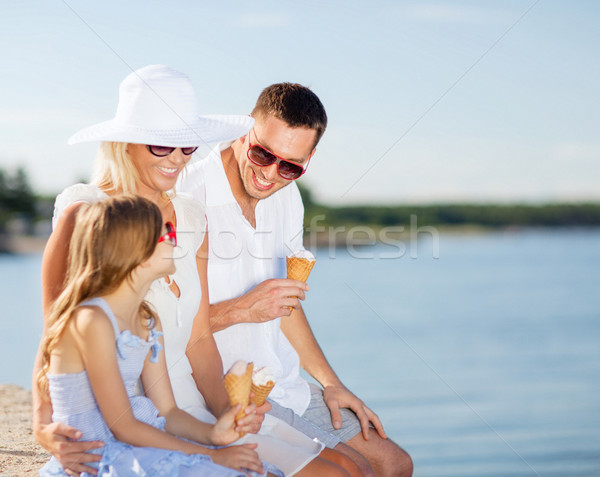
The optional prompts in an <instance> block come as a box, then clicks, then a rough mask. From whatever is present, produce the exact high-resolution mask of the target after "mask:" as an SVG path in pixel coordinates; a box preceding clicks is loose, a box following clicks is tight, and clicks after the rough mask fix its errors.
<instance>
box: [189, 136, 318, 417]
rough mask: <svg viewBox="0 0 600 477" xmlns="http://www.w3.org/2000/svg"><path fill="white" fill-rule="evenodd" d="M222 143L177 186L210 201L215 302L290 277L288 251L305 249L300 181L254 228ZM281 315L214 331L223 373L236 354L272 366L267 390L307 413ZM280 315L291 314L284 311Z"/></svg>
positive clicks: (264, 204)
mask: <svg viewBox="0 0 600 477" xmlns="http://www.w3.org/2000/svg"><path fill="white" fill-rule="evenodd" d="M229 145H230V144H220V145H219V146H217V147H216V148H215V149H213V150H212V151H211V153H210V155H209V156H208V157H207V158H206V159H204V160H201V161H199V162H196V163H194V164H191V165H190V166H188V167H187V168H186V170H185V171H184V172H183V174H182V177H181V180H180V181H179V183H178V184H177V191H183V192H186V193H188V194H191V195H192V196H193V197H194V198H195V199H196V200H198V201H200V202H202V203H203V204H205V207H206V218H207V221H208V240H209V249H210V252H209V260H208V289H209V296H210V303H211V304H213V303H219V302H222V301H225V300H229V299H232V298H237V297H239V296H241V295H243V294H245V293H246V292H248V291H249V290H251V289H253V288H254V287H255V286H256V285H258V284H259V283H261V282H263V281H265V280H268V279H270V278H285V277H286V264H285V257H286V256H287V255H290V254H292V253H293V252H296V251H298V250H301V249H303V246H302V234H303V220H304V207H303V205H302V199H301V197H300V192H299V191H298V187H297V186H296V184H295V183H292V184H290V185H288V186H286V187H284V188H283V189H281V190H279V191H277V192H275V193H274V194H272V195H271V196H269V197H267V198H266V199H262V200H260V201H259V202H258V204H257V205H256V210H255V218H256V228H254V227H252V225H251V224H250V223H249V222H248V220H247V219H246V218H245V217H244V215H243V213H242V210H241V208H240V206H239V204H238V203H237V201H236V200H235V197H234V196H233V192H232V191H231V187H230V185H229V182H228V180H227V176H226V175H225V170H224V169H223V162H222V160H221V153H220V151H222V150H224V149H226V148H227V147H228V146H229ZM281 319H282V318H276V319H275V320H271V321H268V322H265V323H240V324H237V325H233V326H230V327H229V328H226V329H225V330H222V331H218V332H216V333H215V334H214V337H215V341H216V343H217V347H218V348H219V352H220V354H221V357H222V359H223V368H224V372H225V371H227V370H228V369H229V368H230V367H231V365H232V364H233V363H234V362H235V361H237V360H238V359H242V360H245V361H250V362H253V363H254V366H255V367H262V366H267V367H268V368H269V369H270V371H271V373H272V374H273V376H274V377H275V378H276V385H275V387H274V388H273V390H272V391H271V394H270V395H269V398H270V399H273V400H274V401H275V402H277V403H278V404H280V405H282V406H284V407H287V408H290V409H292V410H293V411H294V412H295V413H296V414H298V415H302V414H303V413H304V411H305V410H306V408H307V407H308V404H309V401H310V391H309V387H308V383H307V382H306V380H304V379H303V378H302V377H301V376H300V361H299V357H298V354H297V353H296V351H295V350H294V348H293V347H292V345H291V344H290V343H289V341H288V339H287V338H286V337H285V335H284V334H283V332H282V331H281V327H280V321H281ZM283 319H290V318H289V317H283Z"/></svg>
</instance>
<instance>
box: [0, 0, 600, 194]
mask: <svg viewBox="0 0 600 477" xmlns="http://www.w3.org/2000/svg"><path fill="white" fill-rule="evenodd" d="M0 12H1V17H2V19H3V22H2V23H3V28H2V29H1V30H0V41H1V44H2V45H3V47H2V57H3V74H2V75H1V76H0V91H1V95H2V101H1V102H0V126H1V127H0V131H1V133H0V134H1V138H2V143H3V148H2V153H1V154H0V166H2V167H5V168H6V167H13V166H15V165H17V164H23V165H24V166H25V167H26V169H27V170H28V172H29V174H30V177H31V179H32V183H33V185H34V187H35V189H36V190H38V191H40V192H44V193H56V192H58V191H60V190H61V189H62V188H64V187H66V186H67V185H69V184H71V183H73V182H75V181H77V180H78V179H80V178H87V177H89V174H90V172H91V170H92V166H93V162H94V157H95V154H96V149H97V146H96V145H91V144H90V145H77V146H67V144H66V140H67V138H68V137H69V136H70V135H71V134H72V133H74V132H76V131H77V130H79V129H81V128H83V127H85V126H88V125H91V124H93V123H95V122H99V121H103V120H105V119H110V118H111V117H112V116H113V114H114V111H115V109H116V104H117V93H118V84H119V83H120V81H121V80H122V79H123V78H124V77H125V76H126V75H127V74H128V73H129V72H130V71H131V69H136V68H139V67H142V66H145V65H147V64H155V63H162V64H167V65H169V66H172V67H174V68H176V69H178V70H180V71H182V72H184V73H186V74H187V75H188V76H189V77H190V78H191V79H192V82H193V83H194V85H195V87H196V89H197V92H198V95H199V98H200V104H201V107H202V109H203V111H205V112H206V113H241V114H245V113H248V112H249V111H250V110H251V108H252V105H253V103H254V101H255V99H256V97H257V95H258V93H259V92H260V90H261V89H262V88H263V87H264V86H266V85H268V84H271V83H274V82H279V81H294V82H300V83H303V84H306V85H309V86H310V87H311V88H312V89H313V90H314V91H315V92H316V93H317V94H318V95H319V97H320V98H321V100H322V101H323V103H324V104H325V107H326V108H327V111H328V115H329V120H330V125H329V128H328V130H327V132H326V134H325V136H324V138H323V140H322V141H321V143H320V145H319V147H318V151H317V155H316V156H315V158H314V159H313V161H312V162H311V165H310V168H309V173H308V174H307V175H306V176H305V178H303V179H302V180H303V181H304V182H305V183H306V184H307V185H308V186H309V187H311V188H312V189H313V192H314V194H315V195H316V197H317V198H318V199H320V200H322V201H326V202H329V203H359V202H372V203H382V204H395V203H405V202H413V203H431V202H443V201H450V202H457V201H469V202H482V201H484V202H488V201H502V202H522V201H525V202H548V201H577V200H595V201H598V200H600V187H599V185H600V139H599V135H598V131H600V112H599V111H598V109H599V108H598V106H599V104H598V98H600V81H599V80H598V79H599V78H600V64H599V62H598V60H597V58H598V57H599V53H600V51H599V50H600V30H599V29H598V28H597V25H598V21H599V20H600V15H599V13H600V5H599V4H598V3H596V2H594V1H592V0H589V1H573V2H563V1H554V0H539V1H537V2H536V1H535V0H503V1H492V0H489V1H483V0H482V1H454V0H449V1H427V0H424V1H418V2H417V1H373V2H364V1H362V2H355V1H344V2H342V1H313V0H308V1H303V2H289V1H256V2H242V1H227V0H224V1H221V2H219V3H217V2H208V1H173V2H164V1H126V2H123V1H120V2H117V1H112V0H105V1H103V2H89V1H84V0H66V1H61V0H39V1H22V2H10V4H9V3H6V2H3V5H2V6H1V7H0Z"/></svg>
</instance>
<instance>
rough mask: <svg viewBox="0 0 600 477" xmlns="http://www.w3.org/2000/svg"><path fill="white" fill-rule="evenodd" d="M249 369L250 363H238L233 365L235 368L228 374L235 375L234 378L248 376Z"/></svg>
mask: <svg viewBox="0 0 600 477" xmlns="http://www.w3.org/2000/svg"><path fill="white" fill-rule="evenodd" d="M247 369H248V363H246V361H242V360H239V361H236V362H235V363H233V366H231V368H230V369H229V371H228V372H227V373H228V374H233V375H234V376H243V375H244V374H246V370H247Z"/></svg>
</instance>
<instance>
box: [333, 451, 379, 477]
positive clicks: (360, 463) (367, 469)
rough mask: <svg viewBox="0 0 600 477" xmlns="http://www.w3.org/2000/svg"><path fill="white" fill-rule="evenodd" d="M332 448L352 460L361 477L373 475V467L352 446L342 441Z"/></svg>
mask: <svg viewBox="0 0 600 477" xmlns="http://www.w3.org/2000/svg"><path fill="white" fill-rule="evenodd" d="M334 449H335V450H336V451H338V452H339V453H341V454H344V455H345V456H346V457H348V458H349V459H350V460H351V461H352V462H354V464H356V466H357V467H358V469H359V470H360V472H361V473H362V475H363V477H375V473H374V472H373V469H371V466H370V464H369V461H368V460H367V459H366V458H365V457H364V456H363V455H362V454H360V453H359V452H357V451H356V450H354V449H353V448H352V447H350V446H349V445H346V444H344V443H339V444H338V445H337V446H335V448H334Z"/></svg>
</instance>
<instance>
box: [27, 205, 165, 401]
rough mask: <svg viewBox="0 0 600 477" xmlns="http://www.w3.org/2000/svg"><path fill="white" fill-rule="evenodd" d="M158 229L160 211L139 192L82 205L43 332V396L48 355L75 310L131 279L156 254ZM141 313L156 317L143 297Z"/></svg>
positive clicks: (160, 228)
mask: <svg viewBox="0 0 600 477" xmlns="http://www.w3.org/2000/svg"><path fill="white" fill-rule="evenodd" d="M161 230H162V215H161V213H160V210H159V209H158V207H157V206H156V205H155V204H154V203H153V202H151V201H149V200H147V199H144V198H142V197H139V196H133V195H124V196H120V197H114V198H109V199H106V200H103V201H101V202H97V203H95V204H93V205H84V206H82V207H81V209H80V210H79V212H78V214H77V219H76V225H75V228H74V230H73V235H72V237H71V242H70V244H69V262H68V267H67V274H66V277H65V282H64V284H65V288H64V290H63V292H62V293H61V294H60V296H59V297H58V298H57V300H56V301H55V302H54V304H53V305H52V309H51V312H50V316H49V318H48V325H47V329H46V332H45V334H44V341H43V345H42V368H41V370H40V373H39V375H38V386H39V388H40V390H41V391H42V395H44V396H46V395H47V390H48V378H47V376H46V373H47V372H48V369H49V366H50V355H51V353H52V350H53V349H54V348H55V347H56V345H57V344H58V342H59V340H60V337H61V335H62V333H63V331H64V329H65V326H66V325H67V324H68V323H69V320H70V319H71V317H72V316H73V313H74V311H75V310H76V308H77V307H78V306H79V305H80V304H81V303H82V302H84V301H85V300H88V299H90V298H94V297H98V296H102V295H106V294H108V293H111V292H112V291H114V290H116V289H117V288H118V287H119V285H121V283H123V281H124V280H127V279H129V278H130V277H131V273H132V272H133V270H134V269H135V268H136V267H137V266H138V265H140V264H141V263H143V262H144V261H146V260H147V259H148V258H150V256H151V255H152V253H153V252H154V249H155V248H156V244H157V242H158V239H159V237H160V233H161ZM140 311H141V312H142V315H143V316H144V317H155V313H154V312H153V311H152V310H151V308H150V306H149V305H148V304H147V303H146V302H145V301H143V302H142V305H141V307H140Z"/></svg>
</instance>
